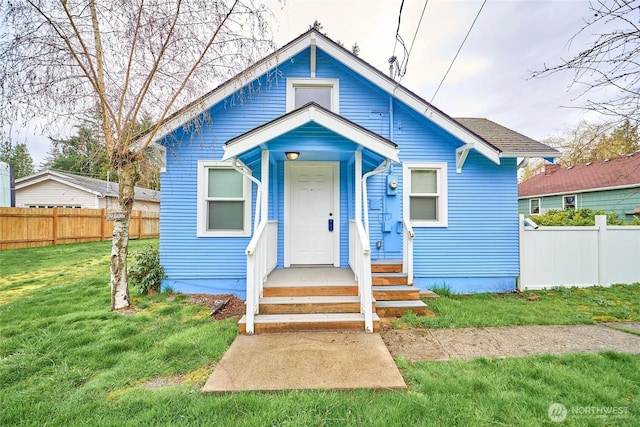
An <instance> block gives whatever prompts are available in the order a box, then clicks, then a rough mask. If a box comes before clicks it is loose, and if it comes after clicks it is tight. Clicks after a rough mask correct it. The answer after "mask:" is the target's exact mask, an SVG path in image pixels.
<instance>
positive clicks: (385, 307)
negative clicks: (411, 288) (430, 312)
mask: <svg viewBox="0 0 640 427" xmlns="http://www.w3.org/2000/svg"><path fill="white" fill-rule="evenodd" d="M408 311H413V312H414V313H415V314H417V315H424V314H427V305H426V304H425V303H424V302H422V301H420V300H401V301H378V302H377V303H376V313H378V316H380V317H401V316H402V315H404V314H405V313H406V312H408Z"/></svg>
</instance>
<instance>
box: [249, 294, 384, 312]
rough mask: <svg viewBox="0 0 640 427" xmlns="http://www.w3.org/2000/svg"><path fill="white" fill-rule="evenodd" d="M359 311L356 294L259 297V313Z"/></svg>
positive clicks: (358, 300) (358, 298)
mask: <svg viewBox="0 0 640 427" xmlns="http://www.w3.org/2000/svg"><path fill="white" fill-rule="evenodd" d="M374 311H375V306H374ZM359 312H360V297H359V296H357V295H354V296H350V295H347V296H341V295H340V296H301V297H266V298H260V314H287V313H289V314H293V313H359Z"/></svg>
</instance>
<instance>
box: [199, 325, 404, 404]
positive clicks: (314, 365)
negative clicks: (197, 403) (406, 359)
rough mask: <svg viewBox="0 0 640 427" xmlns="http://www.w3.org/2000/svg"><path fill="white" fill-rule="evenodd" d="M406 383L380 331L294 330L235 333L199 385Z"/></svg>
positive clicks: (219, 388)
mask: <svg viewBox="0 0 640 427" xmlns="http://www.w3.org/2000/svg"><path fill="white" fill-rule="evenodd" d="M406 387H407V386H406V384H405V382H404V379H403V378H402V375H401V374H400V371H398V368H397V367H396V364H395V362H394V360H393V358H392V357H391V355H390V354H389V350H387V347H386V346H385V345H384V342H383V341H382V339H381V338H380V334H365V333H362V332H298V333H283V334H263V335H252V336H250V335H239V336H238V337H237V338H236V339H235V341H234V342H233V343H232V344H231V346H230V347H229V349H228V350H227V352H226V353H225V355H224V356H223V357H222V360H220V363H218V366H217V367H216V369H215V371H214V372H213V374H211V376H210V377H209V380H208V381H207V383H206V384H205V386H204V387H203V388H202V391H203V392H205V393H216V392H218V393H220V392H235V391H245V390H260V391H268V390H293V389H331V390H346V389H356V388H368V389H405V388H406Z"/></svg>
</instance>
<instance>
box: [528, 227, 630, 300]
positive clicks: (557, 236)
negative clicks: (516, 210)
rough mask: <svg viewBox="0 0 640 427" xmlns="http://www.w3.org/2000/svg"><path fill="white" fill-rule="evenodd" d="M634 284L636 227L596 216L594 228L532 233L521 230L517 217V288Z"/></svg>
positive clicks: (554, 228)
mask: <svg viewBox="0 0 640 427" xmlns="http://www.w3.org/2000/svg"><path fill="white" fill-rule="evenodd" d="M534 221H535V219H534ZM636 282H640V227H638V226H612V225H607V217H606V216H604V215H598V216H596V225H595V226H593V227H538V228H537V229H534V228H532V227H525V226H524V216H522V215H520V280H519V281H518V289H520V290H527V289H530V290H531V289H543V288H551V287H553V286H564V287H567V286H591V285H600V286H608V285H612V284H616V283H636Z"/></svg>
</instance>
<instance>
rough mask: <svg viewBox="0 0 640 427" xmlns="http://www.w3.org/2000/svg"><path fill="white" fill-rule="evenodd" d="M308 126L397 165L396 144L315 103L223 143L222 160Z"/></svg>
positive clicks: (398, 160)
mask: <svg viewBox="0 0 640 427" xmlns="http://www.w3.org/2000/svg"><path fill="white" fill-rule="evenodd" d="M309 123H315V124H317V125H320V126H321V127H323V128H325V129H328V130H330V131H332V132H334V133H336V134H338V135H340V136H343V137H344V138H346V139H348V140H350V141H352V142H353V143H354V144H356V145H358V146H360V147H362V148H365V149H367V150H369V151H371V152H373V153H376V154H378V155H379V156H381V157H383V158H385V159H390V160H393V161H396V162H400V159H399V158H398V146H397V145H396V144H395V143H393V142H392V141H390V140H388V139H386V138H384V137H382V136H380V135H378V134H376V133H374V132H372V131H370V130H368V129H366V128H364V127H362V126H360V125H358V124H356V123H354V122H352V121H350V120H348V119H346V118H344V117H342V116H340V115H338V114H336V113H334V112H332V111H329V110H327V109H326V108H324V107H322V106H320V105H318V104H316V103H315V102H311V103H309V104H306V105H303V106H302V107H300V108H298V109H296V110H293V111H291V112H289V113H287V114H284V115H282V116H280V117H278V118H276V119H275V120H272V121H270V122H267V123H265V124H263V125H260V126H258V127H256V128H254V129H252V130H250V131H248V132H246V133H244V134H242V135H239V136H237V137H235V138H233V139H230V140H229V141H227V142H226V143H225V144H224V150H225V151H224V155H223V156H222V159H223V160H227V159H231V158H233V157H237V156H239V155H242V154H244V153H247V152H249V151H251V150H253V149H254V148H256V147H259V146H261V145H263V144H265V143H267V142H269V141H271V140H273V139H275V138H277V137H279V136H282V135H284V134H286V133H288V132H291V131H293V130H295V129H298V128H300V127H302V126H304V125H307V124H309ZM292 151H293V150H292Z"/></svg>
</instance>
